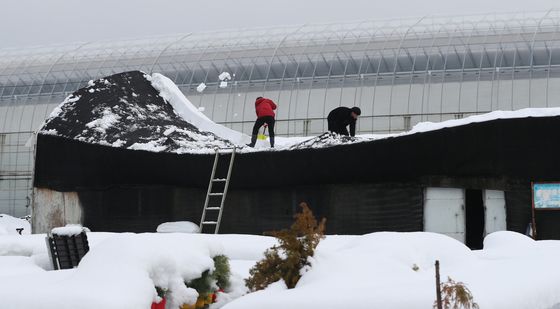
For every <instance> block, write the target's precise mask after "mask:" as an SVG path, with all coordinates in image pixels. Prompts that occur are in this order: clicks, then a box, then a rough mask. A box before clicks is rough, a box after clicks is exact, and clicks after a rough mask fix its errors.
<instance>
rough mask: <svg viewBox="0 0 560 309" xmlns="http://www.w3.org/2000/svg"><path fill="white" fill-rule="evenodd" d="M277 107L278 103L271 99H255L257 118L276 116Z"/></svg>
mask: <svg viewBox="0 0 560 309" xmlns="http://www.w3.org/2000/svg"><path fill="white" fill-rule="evenodd" d="M275 109H276V104H274V102H272V100H271V99H267V98H260V99H258V100H257V101H255V110H256V112H257V118H261V117H265V116H272V117H274V110H275Z"/></svg>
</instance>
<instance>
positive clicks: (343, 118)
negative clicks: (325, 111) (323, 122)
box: [327, 106, 356, 136]
mask: <svg viewBox="0 0 560 309" xmlns="http://www.w3.org/2000/svg"><path fill="white" fill-rule="evenodd" d="M327 120H328V122H329V128H332V129H334V130H333V131H334V132H337V131H339V130H342V129H343V131H346V126H348V125H350V136H354V135H356V119H354V117H352V109H350V108H348V107H344V106H341V107H337V108H335V109H333V110H332V111H331V112H330V113H329V116H328V117H327ZM329 130H331V129H329ZM337 133H340V132H337ZM344 135H346V134H344Z"/></svg>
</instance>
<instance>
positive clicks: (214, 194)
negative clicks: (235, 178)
mask: <svg viewBox="0 0 560 309" xmlns="http://www.w3.org/2000/svg"><path fill="white" fill-rule="evenodd" d="M208 195H211V196H219V195H224V194H223V193H210V194H208Z"/></svg>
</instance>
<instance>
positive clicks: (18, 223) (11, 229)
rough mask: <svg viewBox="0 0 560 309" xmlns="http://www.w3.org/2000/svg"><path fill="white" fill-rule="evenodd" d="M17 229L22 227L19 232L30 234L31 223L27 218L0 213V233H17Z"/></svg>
mask: <svg viewBox="0 0 560 309" xmlns="http://www.w3.org/2000/svg"><path fill="white" fill-rule="evenodd" d="M18 229H23V230H22V231H21V234H31V224H29V222H28V221H27V220H25V219H19V218H14V217H12V216H10V215H6V214H0V235H10V234H11V235H19V232H18Z"/></svg>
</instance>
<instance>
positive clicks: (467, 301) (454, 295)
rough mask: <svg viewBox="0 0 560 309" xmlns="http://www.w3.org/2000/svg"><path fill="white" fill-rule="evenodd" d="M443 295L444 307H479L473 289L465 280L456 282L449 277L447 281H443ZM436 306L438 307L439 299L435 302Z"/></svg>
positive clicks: (450, 308)
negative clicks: (471, 289) (468, 286)
mask: <svg viewBox="0 0 560 309" xmlns="http://www.w3.org/2000/svg"><path fill="white" fill-rule="evenodd" d="M441 295H442V298H441V303H442V307H443V308H444V309H461V308H463V309H479V307H478V304H477V303H475V302H474V299H473V296H472V293H471V291H470V290H469V288H467V286H466V285H465V284H464V283H463V282H455V281H454V280H453V279H451V278H449V277H447V282H442V283H441ZM434 308H437V301H436V302H435V303H434Z"/></svg>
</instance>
